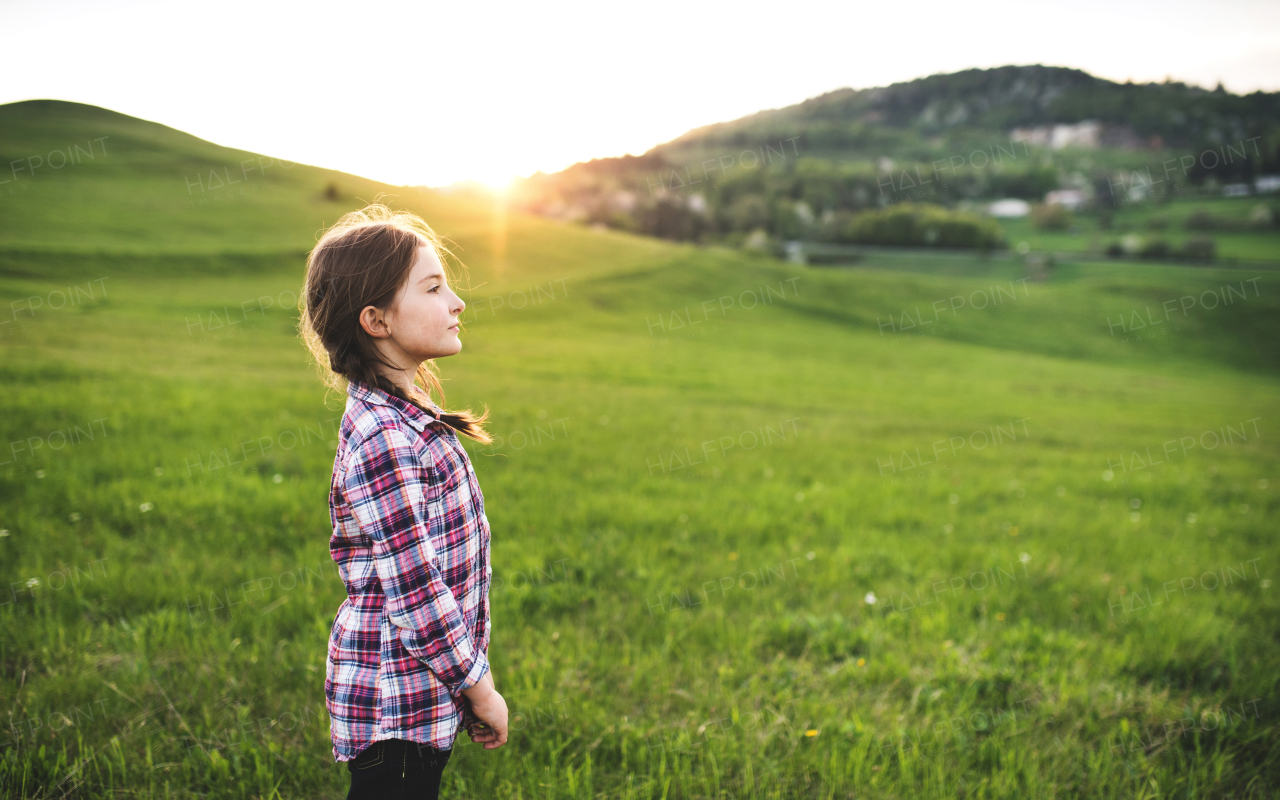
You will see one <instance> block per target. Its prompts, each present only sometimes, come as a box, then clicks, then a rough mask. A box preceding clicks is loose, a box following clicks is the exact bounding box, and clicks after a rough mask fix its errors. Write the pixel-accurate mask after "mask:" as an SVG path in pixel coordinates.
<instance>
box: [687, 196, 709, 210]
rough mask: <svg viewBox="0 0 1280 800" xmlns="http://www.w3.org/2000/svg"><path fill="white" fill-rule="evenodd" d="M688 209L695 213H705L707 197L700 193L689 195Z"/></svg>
mask: <svg viewBox="0 0 1280 800" xmlns="http://www.w3.org/2000/svg"><path fill="white" fill-rule="evenodd" d="M688 202H689V210H690V211H692V212H693V213H695V214H705V213H707V198H706V197H705V196H704V195H702V194H691V195H689V201H688Z"/></svg>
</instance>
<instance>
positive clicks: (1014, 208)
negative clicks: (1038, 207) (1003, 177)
mask: <svg viewBox="0 0 1280 800" xmlns="http://www.w3.org/2000/svg"><path fill="white" fill-rule="evenodd" d="M987 213H988V214H990V215H991V216H993V217H1007V218H1014V217H1025V216H1026V215H1028V214H1030V213H1031V204H1030V203H1028V202H1027V201H1026V200H1019V199H1017V198H1016V197H1007V198H1005V199H1004V200H997V201H995V202H994V203H992V204H991V205H989V206H987Z"/></svg>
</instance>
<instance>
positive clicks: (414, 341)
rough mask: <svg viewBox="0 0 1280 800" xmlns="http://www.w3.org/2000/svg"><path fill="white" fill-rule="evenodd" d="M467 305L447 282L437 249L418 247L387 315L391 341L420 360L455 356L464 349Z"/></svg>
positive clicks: (407, 353)
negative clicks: (461, 327)
mask: <svg viewBox="0 0 1280 800" xmlns="http://www.w3.org/2000/svg"><path fill="white" fill-rule="evenodd" d="M466 307H467V304H466V303H464V302H462V298H460V297H458V296H457V295H456V294H454V293H453V290H452V289H450V288H449V286H448V284H447V283H446V282H445V275H444V268H443V267H442V266H441V264H440V258H439V256H437V255H436V252H435V250H434V249H432V248H430V247H419V248H418V258H417V260H416V261H414V264H413V268H412V269H410V270H409V279H408V280H407V281H406V282H405V284H404V285H403V286H401V287H400V292H399V294H397V295H396V299H395V302H393V303H392V304H391V308H390V309H388V310H387V313H386V316H385V319H386V325H387V329H388V330H389V331H390V334H391V336H390V338H391V341H392V342H394V343H395V345H396V346H398V347H399V348H400V349H401V350H402V351H403V352H404V353H405V355H407V356H409V357H410V358H412V359H413V360H414V361H416V362H418V363H421V362H423V361H426V360H427V359H430V358H441V357H443V356H452V355H456V354H457V353H458V352H459V351H461V350H462V340H460V339H459V338H458V327H459V322H458V316H459V315H460V314H461V313H462V310H463V309H464V308H466Z"/></svg>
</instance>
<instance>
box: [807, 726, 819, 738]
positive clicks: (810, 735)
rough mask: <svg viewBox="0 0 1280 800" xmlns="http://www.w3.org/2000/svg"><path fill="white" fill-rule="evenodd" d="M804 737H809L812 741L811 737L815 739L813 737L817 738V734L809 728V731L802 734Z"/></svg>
mask: <svg viewBox="0 0 1280 800" xmlns="http://www.w3.org/2000/svg"><path fill="white" fill-rule="evenodd" d="M804 735H805V736H807V737H809V738H810V739H812V738H813V737H815V736H817V735H818V732H817V731H816V730H814V729H813V728H810V729H809V730H807V731H805V732H804Z"/></svg>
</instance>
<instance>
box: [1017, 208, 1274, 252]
mask: <svg viewBox="0 0 1280 800" xmlns="http://www.w3.org/2000/svg"><path fill="white" fill-rule="evenodd" d="M1161 200H1162V198H1157V199H1155V200H1152V201H1150V202H1141V203H1129V202H1124V203H1121V204H1120V205H1118V206H1117V207H1115V208H1113V209H1111V223H1110V226H1109V227H1106V228H1104V227H1102V226H1101V224H1100V220H1099V217H1098V215H1097V213H1092V214H1076V215H1074V216H1073V223H1072V228H1073V230H1071V231H1044V230H1039V229H1038V228H1036V227H1035V225H1034V224H1033V223H1032V221H1031V218H1030V217H1024V218H1021V219H1006V220H1001V221H1000V227H1001V228H1002V229H1003V231H1004V234H1005V238H1006V239H1007V240H1008V242H1009V243H1010V245H1016V244H1017V243H1019V242H1026V243H1027V244H1028V245H1029V246H1030V247H1031V248H1032V249H1035V250H1052V251H1058V252H1071V253H1083V252H1092V253H1094V254H1101V253H1102V252H1104V251H1105V250H1106V248H1107V247H1108V246H1110V245H1112V244H1117V243H1119V242H1120V241H1121V240H1122V239H1123V238H1124V237H1125V236H1126V235H1130V234H1134V235H1137V236H1139V237H1140V238H1141V239H1142V240H1144V241H1153V240H1164V241H1166V242H1168V243H1169V245H1170V246H1171V247H1172V248H1174V250H1177V249H1178V248H1180V247H1182V245H1183V244H1185V243H1186V242H1187V240H1188V239H1200V238H1210V239H1212V240H1213V241H1214V243H1215V245H1216V247H1217V254H1216V256H1217V259H1218V260H1219V261H1226V262H1230V261H1231V260H1232V259H1246V260H1251V261H1270V262H1273V263H1274V262H1276V261H1277V260H1280V227H1275V226H1273V227H1271V228H1269V229H1251V228H1250V227H1249V225H1248V222H1249V215H1250V213H1251V212H1253V210H1254V209H1256V208H1257V207H1258V206H1259V205H1264V206H1269V207H1270V208H1271V209H1272V213H1280V203H1277V202H1276V197H1275V195H1271V196H1263V197H1232V198H1223V197H1213V198H1205V197H1191V198H1179V199H1171V200H1169V201H1168V202H1162V201H1161ZM1197 211H1201V212H1206V213H1209V214H1211V215H1213V216H1214V217H1216V218H1220V219H1223V220H1228V221H1230V222H1233V223H1235V224H1236V225H1238V226H1239V227H1240V229H1239V230H1226V231H1221V230H1219V231H1202V230H1188V229H1187V228H1186V227H1185V225H1184V223H1185V222H1186V219H1187V217H1189V216H1191V214H1193V213H1195V212H1197Z"/></svg>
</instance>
